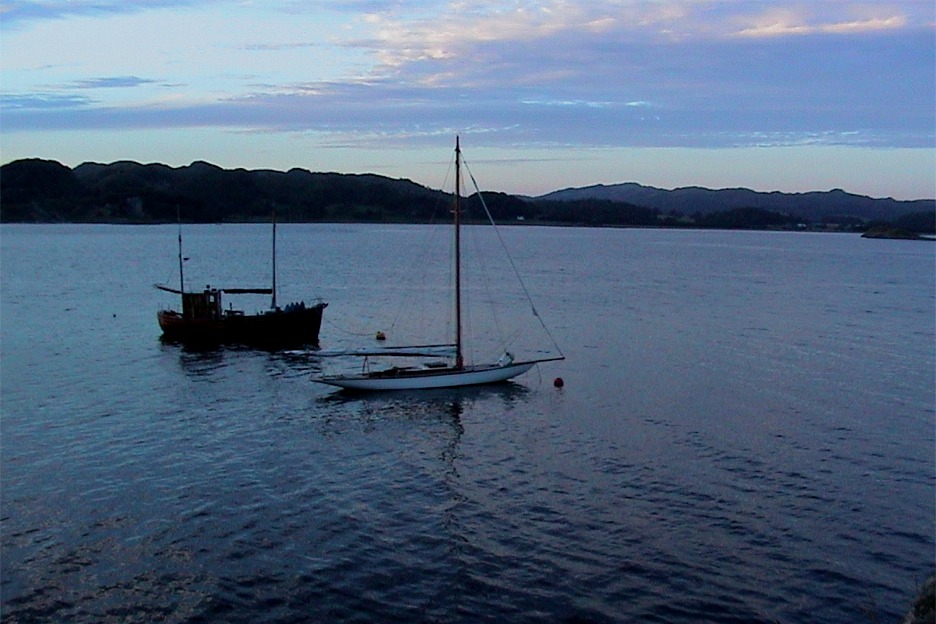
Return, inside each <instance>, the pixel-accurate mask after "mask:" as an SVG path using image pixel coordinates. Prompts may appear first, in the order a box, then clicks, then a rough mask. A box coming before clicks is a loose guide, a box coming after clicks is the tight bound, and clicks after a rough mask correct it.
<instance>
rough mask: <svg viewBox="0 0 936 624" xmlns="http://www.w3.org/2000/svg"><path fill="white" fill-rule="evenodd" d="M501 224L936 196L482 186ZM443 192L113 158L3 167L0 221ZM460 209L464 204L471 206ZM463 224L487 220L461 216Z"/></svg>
mask: <svg viewBox="0 0 936 624" xmlns="http://www.w3.org/2000/svg"><path fill="white" fill-rule="evenodd" d="M484 197H485V204H486V205H487V207H488V209H489V210H490V212H491V214H492V216H493V217H494V218H495V219H496V220H497V221H498V222H502V223H503V222H523V223H547V224H568V225H589V226H674V227H709V228H731V229H738V228H744V229H797V228H799V229H802V227H803V224H807V225H808V226H810V227H812V226H816V227H821V228H823V229H827V228H829V227H834V228H837V229H859V230H862V231H864V230H865V229H867V226H868V225H870V224H880V223H883V224H892V225H895V226H899V227H900V228H904V229H911V230H913V231H919V232H924V233H932V232H933V231H934V230H936V201H934V200H918V201H895V200H893V199H872V198H870V197H863V196H860V195H853V194H850V193H846V192H844V191H841V190H835V191H828V192H814V193H779V192H777V193H759V192H755V191H752V190H749V189H721V190H712V189H705V188H699V187H688V188H679V189H674V190H672V191H668V190H663V189H658V188H653V187H648V186H641V185H639V184H633V183H629V184H618V185H613V186H603V185H599V186H590V187H585V188H577V189H565V190H562V191H556V192H554V193H549V194H548V195H544V196H541V197H536V198H530V197H520V196H515V195H508V194H505V193H496V192H485V194H484ZM449 198H450V195H447V194H445V193H443V192H442V191H437V190H432V189H429V188H427V187H425V186H422V185H420V184H417V183H415V182H413V181H411V180H406V179H392V178H387V177H384V176H379V175H373V174H338V173H313V172H310V171H307V170H305V169H291V170H290V171H286V172H282V171H271V170H263V169H261V170H246V169H222V168H220V167H217V166H215V165H212V164H210V163H206V162H194V163H192V164H191V165H188V166H185V167H169V166H167V165H162V164H140V163H136V162H130V161H119V162H114V163H110V164H99V163H84V164H82V165H79V166H78V167H75V168H74V169H70V168H68V167H66V166H64V165H62V164H61V163H58V162H55V161H50V160H39V159H25V160H17V161H13V162H11V163H8V164H5V165H3V166H2V167H0V221H3V222H110V223H158V222H172V221H175V220H176V218H177V215H180V216H181V218H182V220H183V221H186V222H249V221H267V220H269V218H270V215H271V213H272V211H273V209H274V208H275V209H276V211H277V218H278V219H279V220H280V221H282V222H317V221H333V222H427V221H433V220H438V218H439V217H440V215H441V214H443V213H444V212H445V211H446V210H447V209H448V200H449ZM469 205H471V203H470V202H469ZM466 218H467V220H471V219H476V220H481V219H483V218H484V215H482V214H471V213H469V214H468V215H467V217H466Z"/></svg>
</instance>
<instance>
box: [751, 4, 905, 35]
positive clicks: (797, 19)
mask: <svg viewBox="0 0 936 624" xmlns="http://www.w3.org/2000/svg"><path fill="white" fill-rule="evenodd" d="M899 8H900V5H899V4H898V5H891V6H888V7H885V6H882V7H881V8H880V9H879V10H880V11H882V12H883V11H887V13H883V14H882V15H881V16H878V17H868V18H864V19H845V20H841V21H822V17H821V16H811V15H810V14H809V12H808V11H805V10H800V11H797V10H792V9H771V10H768V11H766V12H765V13H764V14H762V15H758V16H754V17H752V18H750V19H749V20H747V21H749V25H748V26H746V27H743V28H741V29H740V30H738V31H737V32H736V33H734V34H735V35H736V36H739V37H784V36H797V35H817V34H826V35H829V34H832V35H850V34H865V33H875V32H885V31H893V30H897V29H900V28H904V27H906V26H907V21H908V20H907V17H906V16H904V15H902V14H900V13H899Z"/></svg>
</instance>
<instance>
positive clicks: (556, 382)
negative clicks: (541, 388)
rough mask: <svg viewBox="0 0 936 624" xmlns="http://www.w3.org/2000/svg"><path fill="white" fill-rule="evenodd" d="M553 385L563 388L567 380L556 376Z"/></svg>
mask: <svg viewBox="0 0 936 624" xmlns="http://www.w3.org/2000/svg"><path fill="white" fill-rule="evenodd" d="M553 385H554V386H556V387H557V388H561V387H562V386H564V385H565V382H564V381H562V377H556V378H555V379H553Z"/></svg>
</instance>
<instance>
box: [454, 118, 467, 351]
mask: <svg viewBox="0 0 936 624" xmlns="http://www.w3.org/2000/svg"><path fill="white" fill-rule="evenodd" d="M461 314H462V309H461V147H459V142H458V136H457V135H456V136H455V368H462V367H463V366H464V365H465V360H464V357H463V356H462V321H461Z"/></svg>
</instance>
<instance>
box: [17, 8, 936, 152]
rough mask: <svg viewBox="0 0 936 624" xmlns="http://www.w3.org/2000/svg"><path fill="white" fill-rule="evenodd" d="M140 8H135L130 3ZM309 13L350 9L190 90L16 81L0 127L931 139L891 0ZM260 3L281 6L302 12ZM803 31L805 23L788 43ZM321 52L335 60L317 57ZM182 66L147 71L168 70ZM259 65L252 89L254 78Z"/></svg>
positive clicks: (365, 138)
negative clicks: (273, 57)
mask: <svg viewBox="0 0 936 624" xmlns="http://www.w3.org/2000/svg"><path fill="white" fill-rule="evenodd" d="M32 4H36V3H32ZM43 4H54V5H62V4H71V3H62V2H58V3H43ZM76 4H80V5H84V7H85V9H86V10H90V8H89V7H90V5H92V4H101V5H103V6H105V7H113V6H116V3H107V2H102V3H76ZM157 4H158V3H157ZM164 4H173V3H171V2H165V3H164ZM176 4H178V3H176ZM193 4H194V3H193ZM144 5H146V6H151V3H141V2H138V3H129V5H128V6H131V7H135V10H142V9H141V7H142V6H144ZM121 6H124V4H123V3H121ZM264 6H265V7H266V6H267V5H264ZM326 6H328V7H329V8H331V9H333V10H335V11H351V9H352V8H354V9H356V10H361V9H362V7H363V8H364V9H366V10H367V13H357V14H354V15H353V16H352V17H353V19H352V21H353V25H354V28H350V27H349V29H348V30H347V32H348V33H350V34H345V32H346V31H345V30H343V28H342V27H343V26H347V23H345V22H340V21H339V22H328V23H329V24H330V30H329V32H328V35H329V37H330V39H329V40H328V41H327V42H326V41H325V40H324V39H322V37H321V36H320V35H319V34H318V33H316V36H315V37H312V36H310V38H309V39H303V38H302V36H303V33H302V29H301V28H297V29H294V30H291V31H289V35H288V36H282V35H280V33H281V32H282V29H280V28H277V27H276V26H277V24H279V23H278V22H276V21H273V22H271V23H264V24H263V28H257V29H250V30H249V31H246V30H245V32H244V33H241V35H242V37H241V38H236V39H235V38H231V39H230V41H227V40H225V43H226V44H227V45H229V46H230V48H229V49H232V50H236V51H238V53H241V52H243V53H245V54H247V55H248V56H251V58H256V59H262V61H261V62H260V63H258V64H257V65H251V66H250V67H249V69H250V72H247V68H246V66H242V65H239V66H238V67H236V68H226V69H224V70H223V71H225V72H227V74H228V75H229V76H233V75H234V74H241V73H242V75H238V76H237V77H236V78H234V77H232V78H225V80H226V81H225V82H224V84H223V85H222V86H223V88H220V87H219V88H217V89H216V90H215V91H212V92H208V91H197V90H195V88H194V87H193V86H192V85H196V84H204V83H205V82H207V81H209V80H210V79H211V78H214V76H210V77H208V79H206V80H204V81H201V82H200V81H199V76H197V75H193V76H189V75H186V76H185V80H184V81H185V82H186V84H187V86H186V87H185V88H184V89H181V88H179V89H176V88H175V86H174V85H172V84H169V83H166V82H156V81H154V80H152V79H147V78H141V77H138V76H137V75H135V74H134V73H132V72H134V71H139V69H137V68H135V67H133V66H127V67H126V68H121V69H117V70H115V73H117V72H124V71H126V72H127V73H126V74H123V73H121V74H119V75H115V76H103V77H101V76H100V75H98V73H97V71H95V72H94V73H91V72H89V73H91V75H92V76H97V77H91V78H83V79H74V80H72V81H71V82H60V83H58V84H60V85H61V86H60V87H59V88H58V89H55V91H56V93H57V95H56V96H53V95H52V94H51V93H49V91H50V89H48V88H46V87H43V88H42V89H41V90H40V93H39V94H38V95H36V96H33V97H32V99H31V96H30V95H29V93H28V92H27V90H23V91H21V92H20V94H19V96H17V97H18V98H19V99H16V98H14V99H9V98H4V99H3V102H2V107H3V112H4V118H3V122H4V130H5V131H10V132H24V131H28V130H30V129H46V128H63V129H64V128H80V129H89V130H92V129H95V128H120V129H132V128H159V127H176V128H187V127H216V128H222V129H226V130H231V131H248V132H269V133H282V132H290V133H310V134H315V136H316V137H325V139H324V141H325V142H326V143H329V144H359V143H362V142H368V143H375V142H376V143H383V144H386V145H399V144H413V143H419V142H422V141H427V140H430V139H431V138H433V137H435V136H437V135H438V134H450V133H451V132H452V129H455V128H458V129H463V130H464V129H470V130H471V131H472V132H477V133H482V132H483V133H484V134H485V136H486V139H485V140H486V141H488V142H490V143H492V144H502V145H524V146H531V145H577V146H622V145H623V146H655V147H673V146H690V147H709V146H717V147H723V146H737V145H764V144H778V145H791V144H793V145H795V144H804V143H807V144H815V143H821V144H847V145H863V146H864V145H895V146H931V145H932V144H933V142H934V126H936V123H934V114H933V109H932V101H933V99H934V97H936V95H934V91H936V87H934V76H933V72H932V67H933V64H934V61H936V52H934V40H933V33H932V27H931V25H930V26H929V27H926V26H921V23H926V22H925V19H924V17H925V15H924V14H925V13H926V12H925V11H923V12H922V13H921V12H920V11H918V12H917V14H914V13H913V12H912V11H909V10H907V7H908V6H910V8H912V7H913V6H918V5H907V4H905V3H901V4H894V3H892V2H886V3H872V2H853V3H844V2H836V3H799V2H783V3H776V5H771V6H772V7H773V8H771V9H770V10H765V9H764V6H765V5H763V4H762V3H739V2H698V1H692V2H689V1H663V0H660V1H656V2H647V1H639V2H638V1H632V0H618V1H613V0H609V1H607V2H601V3H591V2H588V3H576V2H563V1H559V0H555V1H550V2H540V3H533V4H516V3H504V2H494V1H476V2H471V3H467V2H465V3H451V4H441V3H425V4H422V5H420V4H419V3H418V2H417V3H407V5H406V7H405V8H406V10H405V11H404V10H403V7H402V5H400V4H399V3H391V4H387V3H383V2H376V1H373V2H371V1H366V0H361V1H360V2H355V3H344V2H331V3H327V4H326ZM776 6H781V7H782V8H783V11H779V10H777V9H776ZM920 6H922V5H920ZM275 7H276V8H275V9H274V10H273V12H274V13H277V14H278V18H281V17H282V14H283V12H285V11H290V12H300V13H303V12H307V11H312V10H313V8H314V7H312V5H308V4H286V5H283V4H278V5H275ZM894 7H897V9H900V10H901V11H903V13H899V15H898V11H897V10H896V9H894ZM128 10H130V9H128ZM267 14H268V13H267V11H266V9H264V10H263V11H261V13H259V14H257V15H258V17H261V16H265V15H267ZM209 15H210V14H209ZM250 15H251V16H254V15H255V14H254V13H251V14H250ZM316 15H317V14H316ZM921 15H923V17H921ZM895 16H899V19H898V18H897V17H895ZM199 18H200V19H201V18H203V16H202V15H201V14H199ZM290 19H291V20H293V21H295V20H296V18H295V17H290ZM329 19H331V16H330V17H329ZM335 24H340V25H341V26H342V27H339V26H336V25H335ZM193 28H194V29H196V30H197V24H195V25H193ZM758 29H759V30H758ZM802 29H807V30H808V31H809V32H808V33H807V32H806V30H802ZM258 32H262V33H263V35H258V34H257V33H258ZM362 32H366V33H367V36H361V35H362ZM755 32H758V33H760V34H759V35H755V34H754V33H755ZM771 32H772V33H773V35H772V36H766V35H767V33H771ZM270 33H275V34H277V35H279V36H280V38H279V39H277V38H276V37H275V36H271V34H270ZM740 33H745V34H743V35H742V34H740ZM803 34H810V35H811V36H808V37H806V36H792V35H803ZM872 37H873V38H872ZM869 42H871V43H869ZM212 45H213V47H217V45H220V44H219V43H217V42H216V41H214V40H213V42H212ZM325 47H328V48H329V50H328V54H331V55H332V56H323V54H325V52H324V51H323V48H325ZM277 52H282V53H283V54H282V55H279V56H278V57H277V62H279V61H281V60H283V58H285V57H288V58H289V59H291V60H292V62H293V63H298V64H299V67H300V70H299V71H293V72H292V73H291V74H290V75H289V78H290V79H289V80H283V79H281V78H280V79H278V80H277V78H274V76H273V75H272V72H271V74H269V75H268V74H263V73H261V72H262V69H263V67H264V65H263V63H269V62H271V61H269V60H267V59H268V57H269V56H270V53H277ZM352 52H354V53H358V54H360V53H361V52H366V53H367V55H368V56H367V58H369V59H370V60H371V65H370V66H368V67H367V69H366V70H365V71H359V72H356V73H355V74H354V75H350V73H346V74H343V75H339V76H337V77H334V78H333V77H332V76H329V77H328V79H319V80H316V79H314V78H309V79H303V78H302V77H300V78H298V79H296V76H297V75H301V74H303V73H305V74H308V75H311V76H314V75H315V74H316V73H317V72H318V71H319V70H318V68H317V67H316V65H322V64H325V63H324V60H323V59H326V58H333V57H337V56H339V55H342V54H343V55H345V56H347V55H349V54H350V53H352ZM306 54H307V56H303V55H306ZM221 56H223V55H221ZM362 56H363V55H362ZM179 60H180V59H170V60H169V61H168V62H166V64H165V65H164V66H158V65H156V66H153V67H148V68H147V69H146V71H147V72H148V73H151V74H152V75H161V76H162V75H167V76H168V75H170V72H171V67H172V66H173V64H177V63H178V61H179ZM238 60H239V61H240V60H243V57H241V56H238ZM329 65H330V64H329ZM186 67H187V66H186ZM98 71H99V70H98ZM203 71H205V70H203ZM157 72H158V73H157ZM216 73H218V74H220V73H221V72H220V71H218V72H216ZM261 75H262V76H264V83H265V84H263V85H258V84H257V82H258V81H257V78H256V77H257V76H261ZM173 80H175V81H176V83H178V82H181V80H179V78H178V77H173ZM46 84H48V83H46ZM144 87H158V92H155V90H153V89H145V88H144ZM137 88H139V89H138V91H139V92H137V90H135V89H137ZM91 89H112V90H118V89H126V90H127V91H126V92H124V91H116V93H112V94H111V95H110V97H112V98H113V97H117V96H118V94H119V97H121V98H122V101H121V102H115V101H112V100H104V101H103V102H102V101H91V100H89V99H87V98H83V97H81V96H80V93H81V92H83V91H85V90H91ZM76 93H78V94H79V95H75V94H76ZM95 95H97V96H99V97H100V98H105V97H106V96H105V94H104V93H103V92H100V93H97V94H95ZM157 96H158V99H157ZM56 98H58V99H56ZM118 104H119V105H118ZM68 109H70V110H68ZM75 109H81V110H75Z"/></svg>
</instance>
